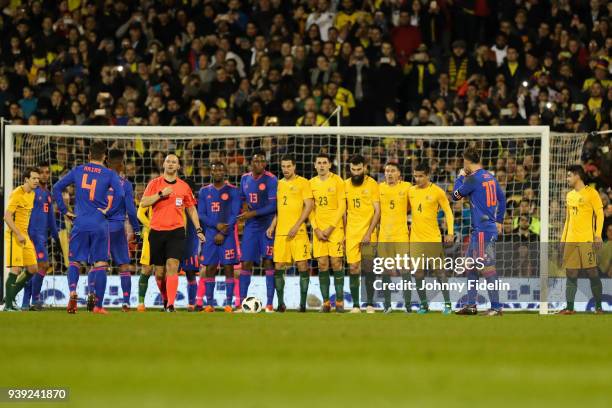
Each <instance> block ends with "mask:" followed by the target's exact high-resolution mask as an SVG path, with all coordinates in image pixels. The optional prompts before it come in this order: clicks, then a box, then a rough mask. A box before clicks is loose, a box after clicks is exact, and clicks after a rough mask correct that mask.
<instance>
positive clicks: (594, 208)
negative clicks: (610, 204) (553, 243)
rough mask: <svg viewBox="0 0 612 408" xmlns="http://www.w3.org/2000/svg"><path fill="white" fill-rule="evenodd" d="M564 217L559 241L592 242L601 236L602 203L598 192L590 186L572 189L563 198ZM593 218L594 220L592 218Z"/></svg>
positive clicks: (602, 220)
mask: <svg viewBox="0 0 612 408" xmlns="http://www.w3.org/2000/svg"><path fill="white" fill-rule="evenodd" d="M565 204H566V218H565V226H564V227H563V236H562V237H561V242H593V240H594V238H595V237H598V238H601V232H602V230H603V222H604V215H603V203H602V202H601V197H599V193H598V192H597V190H595V189H594V188H593V187H591V186H585V187H584V188H583V189H581V190H580V191H576V190H572V191H570V192H569V193H567V196H566V198H565ZM593 218H595V220H594V219H593Z"/></svg>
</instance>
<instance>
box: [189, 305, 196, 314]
mask: <svg viewBox="0 0 612 408" xmlns="http://www.w3.org/2000/svg"><path fill="white" fill-rule="evenodd" d="M187 311H188V312H189V313H193V312H195V305H187Z"/></svg>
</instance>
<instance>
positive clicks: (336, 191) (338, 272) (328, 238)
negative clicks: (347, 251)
mask: <svg viewBox="0 0 612 408" xmlns="http://www.w3.org/2000/svg"><path fill="white" fill-rule="evenodd" d="M331 165H332V160H331V157H330V156H329V155H328V154H326V153H319V154H318V155H317V156H316V157H315V169H316V171H317V175H316V176H314V177H313V178H311V179H310V188H311V190H312V195H313V197H314V208H313V210H312V212H311V213H310V216H309V219H310V225H311V226H312V231H313V233H312V253H313V256H314V257H315V258H316V260H317V263H318V265H319V285H320V287H321V296H322V297H323V305H322V306H321V312H323V313H329V312H330V310H331V304H330V302H329V286H330V274H329V268H330V266H331V269H332V271H333V272H334V287H335V289H336V312H338V313H343V312H344V269H343V267H342V261H343V259H342V258H343V257H344V213H345V212H346V197H345V194H344V181H343V180H342V178H340V176H338V175H336V174H334V173H332V172H331V171H330V169H331ZM302 280H305V281H307V282H305V284H303V285H302V284H301V285H300V288H302V287H306V290H307V288H308V282H309V281H310V276H309V273H308V272H305V273H303V274H300V282H301V281H302Z"/></svg>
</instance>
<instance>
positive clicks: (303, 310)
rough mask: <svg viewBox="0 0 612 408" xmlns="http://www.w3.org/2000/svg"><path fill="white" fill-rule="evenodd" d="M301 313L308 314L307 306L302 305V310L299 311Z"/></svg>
mask: <svg viewBox="0 0 612 408" xmlns="http://www.w3.org/2000/svg"><path fill="white" fill-rule="evenodd" d="M298 312H299V313H306V306H303V305H300V308H299V309H298Z"/></svg>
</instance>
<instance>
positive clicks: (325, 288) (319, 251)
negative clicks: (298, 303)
mask: <svg viewBox="0 0 612 408" xmlns="http://www.w3.org/2000/svg"><path fill="white" fill-rule="evenodd" d="M326 249H327V243H326V242H322V241H320V240H319V239H318V238H317V236H316V234H315V235H314V236H313V238H312V252H313V256H314V257H315V258H316V259H317V265H318V269H319V287H320V288H321V297H322V298H323V304H322V305H321V312H322V313H329V312H330V311H331V303H330V301H329V287H330V284H331V277H330V272H329V269H330V266H331V265H330V261H329V256H327V250H326ZM301 283H302V280H301V279H300V284H301ZM300 289H301V286H300ZM300 292H301V290H300Z"/></svg>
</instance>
